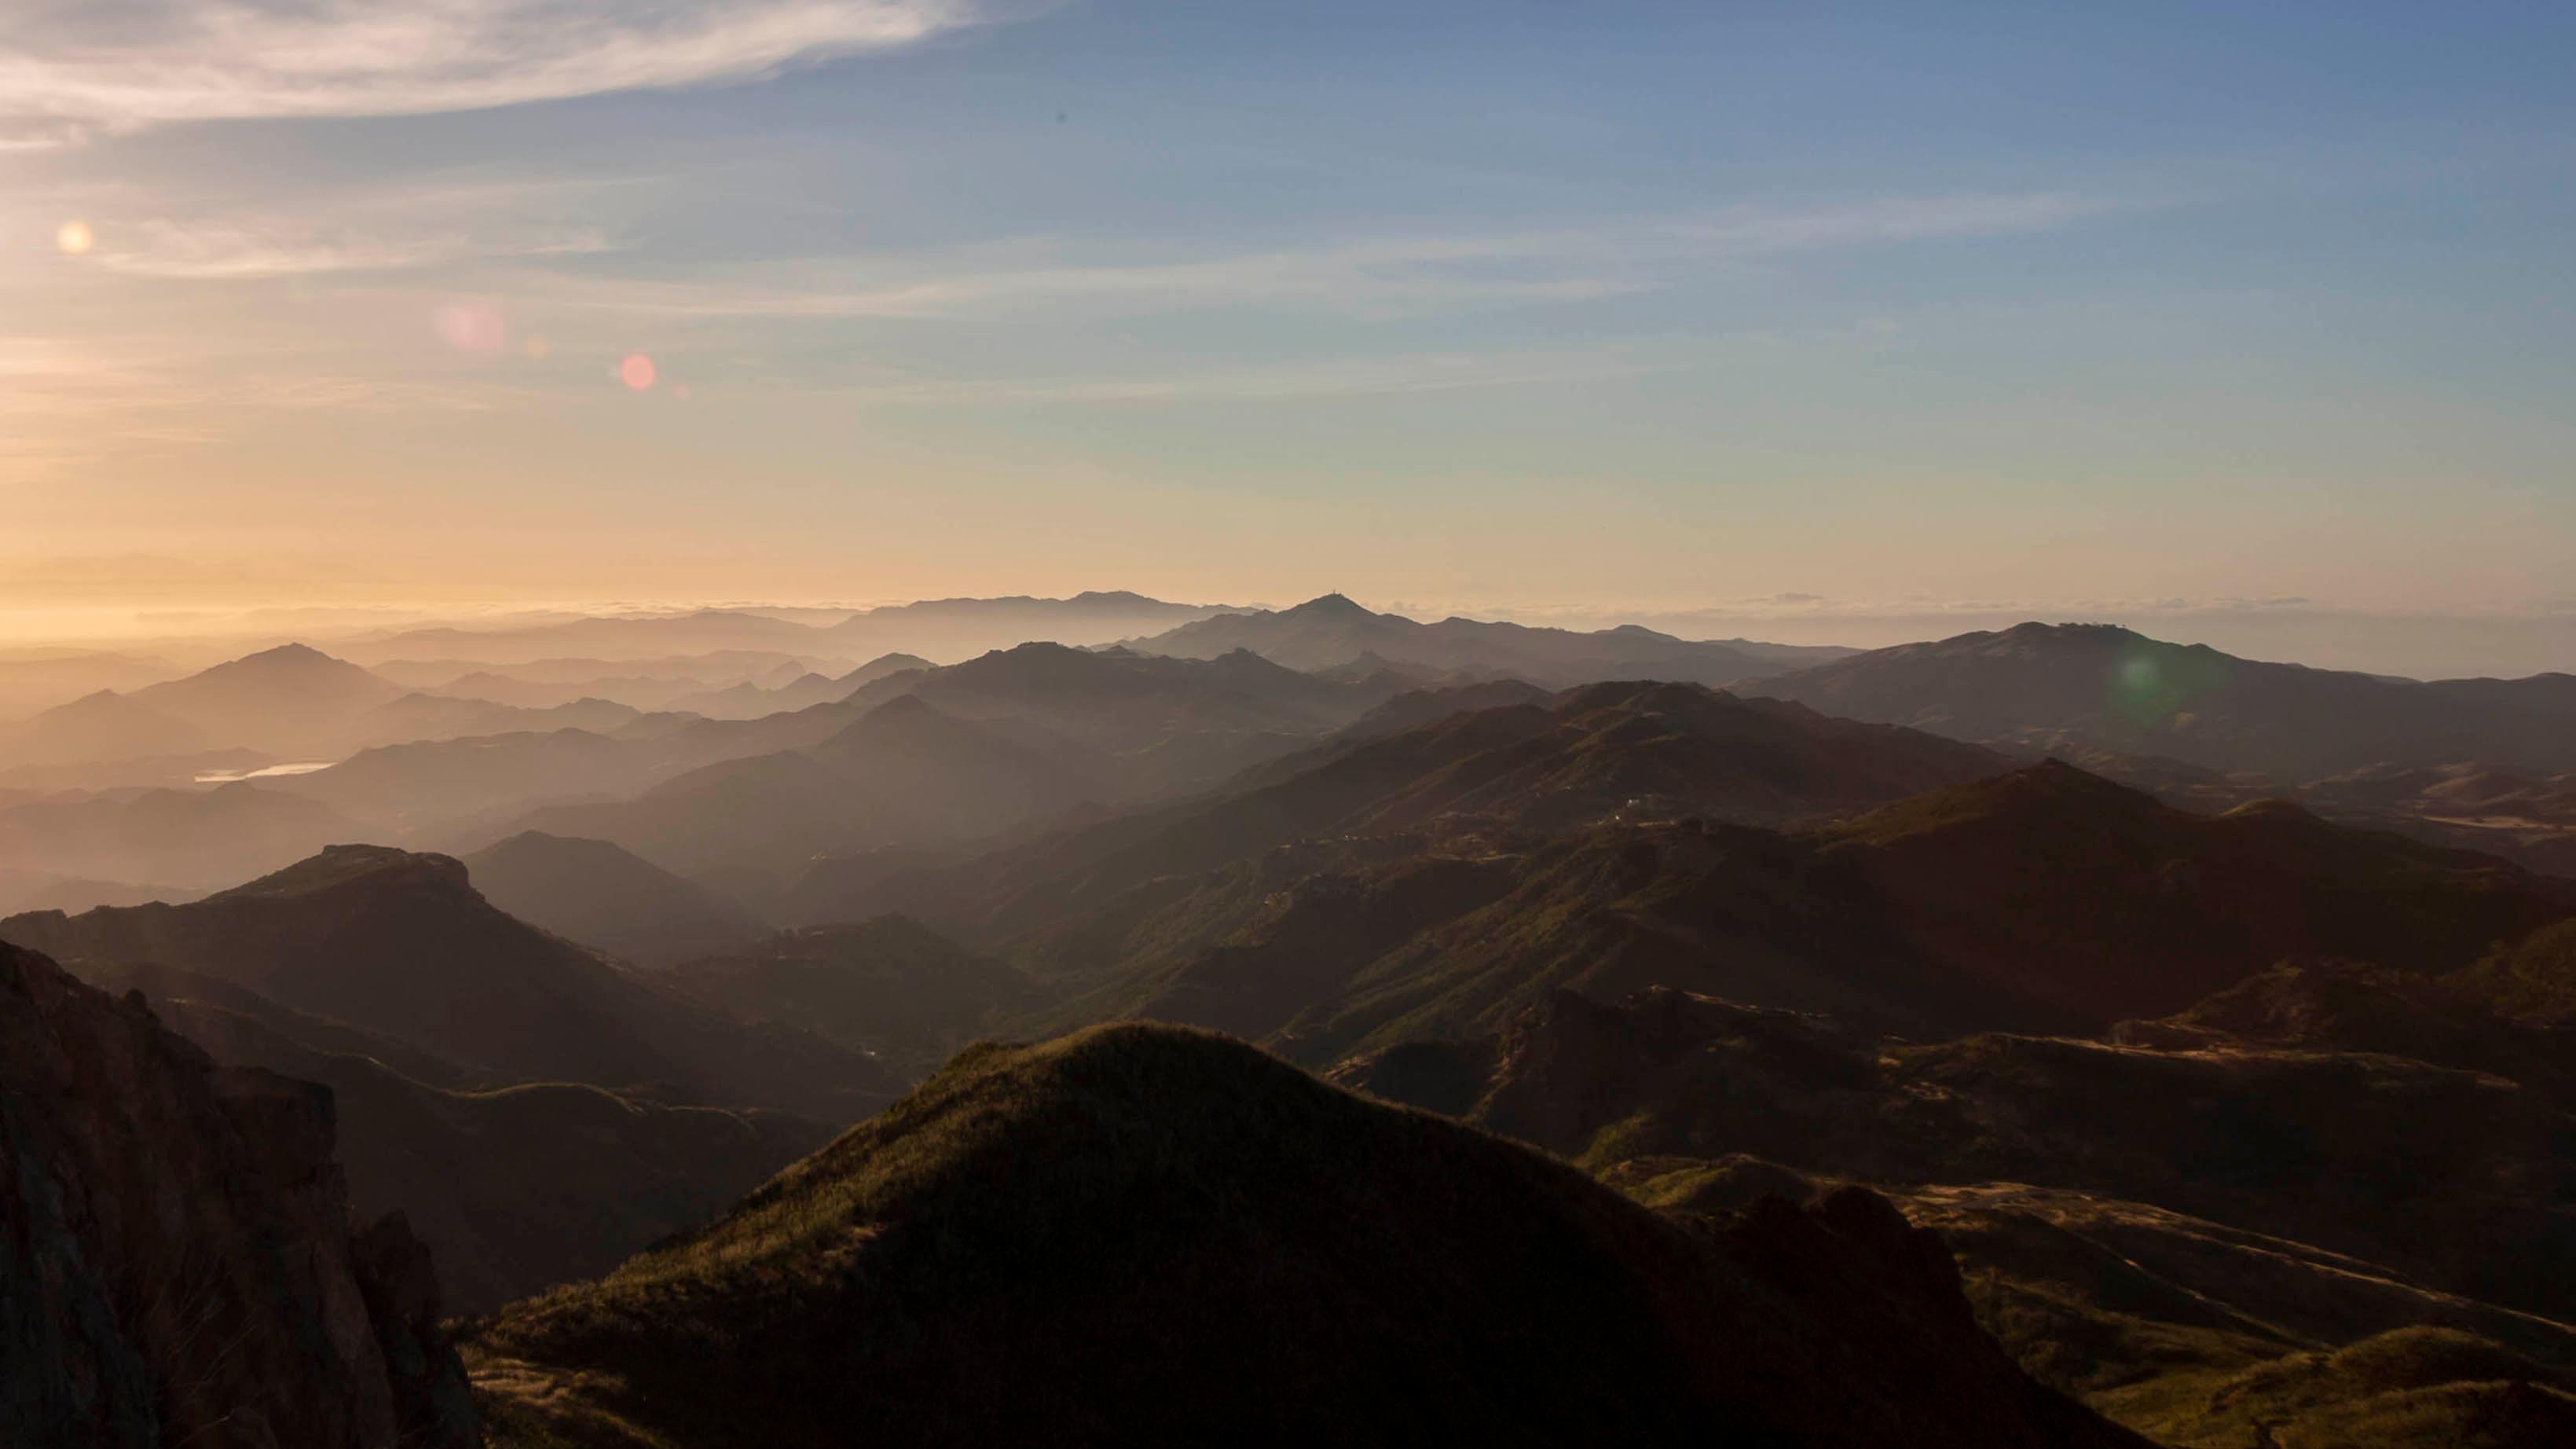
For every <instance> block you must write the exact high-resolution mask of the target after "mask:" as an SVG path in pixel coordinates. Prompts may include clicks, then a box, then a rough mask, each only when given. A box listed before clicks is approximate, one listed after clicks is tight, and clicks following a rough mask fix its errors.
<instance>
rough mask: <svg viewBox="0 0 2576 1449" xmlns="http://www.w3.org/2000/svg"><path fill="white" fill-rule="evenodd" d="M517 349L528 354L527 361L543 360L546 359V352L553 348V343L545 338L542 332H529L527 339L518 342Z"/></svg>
mask: <svg viewBox="0 0 2576 1449" xmlns="http://www.w3.org/2000/svg"><path fill="white" fill-rule="evenodd" d="M519 350H520V351H521V352H524V353H526V354H527V355H528V360H529V361H531V362H543V361H545V360H546V354H547V353H550V352H552V351H554V350H555V345H554V344H553V343H551V342H548V341H547V340H546V335H545V334H544V333H542V332H531V333H529V334H528V340H527V341H525V342H522V343H520V344H519Z"/></svg>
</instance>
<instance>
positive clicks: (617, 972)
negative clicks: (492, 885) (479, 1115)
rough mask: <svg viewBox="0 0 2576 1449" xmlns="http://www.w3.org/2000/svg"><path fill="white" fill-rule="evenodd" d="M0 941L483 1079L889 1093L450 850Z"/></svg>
mask: <svg viewBox="0 0 2576 1449" xmlns="http://www.w3.org/2000/svg"><path fill="white" fill-rule="evenodd" d="M0 939H7V940H11V941H15V942H18V943H19V944H21V945H25V946H29V947H32V948H35V949H39V950H43V951H46V952H48V953H49V954H52V955H54V956H56V957H59V958H61V959H64V960H76V959H88V960H95V961H105V962H118V963H137V964H154V965H162V966H172V967H177V968H180V969H183V970H188V971H194V972H198V973H201V974H204V975H207V976H212V977H215V978H217V979H219V980H223V981H229V982H232V983H234V984H236V985H240V986H244V987H248V988H249V989H251V990H253V991H255V992H258V993H259V994H261V995H263V996H265V997H268V998H269V999H271V1000H273V1001H276V1002H277V1003H279V1004H280V1005H283V1006H286V1007H288V1008H291V1009H293V1010H296V1011H300V1012H305V1013H308V1014H311V1015H314V1016H320V1017H324V1018H328V1019H332V1020H336V1021H340V1022H344V1023H347V1024H349V1025H351V1026H355V1027H359V1028H363V1029H366V1030H369V1031H374V1032H379V1033H382V1034H384V1035H387V1036H391V1037H394V1038H396V1039H399V1040H402V1041H406V1042H409V1043H411V1044H412V1045H415V1046H417V1047H420V1048H422V1049H424V1050H426V1051H428V1052H430V1053H432V1054H434V1055H436V1056H439V1057H441V1058H444V1059H446V1060H449V1061H452V1062H455V1063H457V1064H459V1065H461V1066H463V1067H465V1068H467V1069H469V1070H471V1071H474V1072H476V1073H477V1074H479V1075H480V1077H481V1078H482V1079H483V1080H485V1081H489V1082H524V1081H573V1082H586V1083H590V1084H593V1085H598V1086H605V1087H613V1088H626V1087H643V1088H648V1089H650V1090H651V1091H652V1092H654V1093H657V1094H659V1095H662V1096H665V1097H667V1098H668V1099H670V1100H674V1101H680V1102H693V1103H704V1104H710V1105H719V1106H731V1107H761V1106H765V1107H782V1108H790V1109H794V1110H798V1111H802V1112H805V1113H807V1114H810V1115H813V1116H816V1117H818V1118H821V1119H822V1120H825V1121H832V1120H840V1121H848V1120H850V1119H851V1118H853V1117H855V1116H858V1115H860V1114H861V1113H863V1112H864V1111H866V1110H869V1109H871V1108H872V1107H873V1106H874V1105H876V1104H877V1103H881V1102H882V1101H884V1100H885V1099H886V1097H887V1096H888V1095H890V1094H891V1090H890V1089H891V1088H892V1087H893V1086H894V1085H895V1084H894V1083H893V1082H892V1080H891V1079H890V1078H888V1077H887V1076H886V1075H885V1074H884V1073H883V1072H882V1071H881V1070H880V1069H878V1068H876V1067H874V1066H873V1065H872V1064H870V1063H868V1062H867V1061H866V1060H865V1059H863V1058H860V1057H858V1056H856V1055H855V1054H852V1053H849V1052H845V1051H842V1050H840V1049H838V1048H835V1047H832V1046H831V1045H829V1044H828V1043H825V1042H823V1041H822V1040H820V1039H819V1038H815V1037H812V1036H808V1035H805V1034H803V1033H801V1032H796V1031H793V1030H788V1029H783V1028H775V1027H769V1028H755V1027H747V1026H744V1025H742V1024H740V1023H737V1022H735V1021H733V1020H732V1019H730V1018H728V1017H725V1016H722V1015H720V1014H718V1013H715V1012H711V1011H709V1010H707V1009H705V1008H703V1007H699V1006H697V1005H694V1004H692V1003H690V1002H688V1001H685V1000H683V999H681V998H679V997H677V996H673V995H671V994H669V993H668V992H665V991H663V990H662V989H660V988H659V987H657V986H655V985H653V984H652V983H651V982H649V981H647V980H645V979H643V978H641V977H638V976H636V975H634V974H631V973H629V972H627V971H625V970H622V969H620V968H619V967H617V966H615V965H613V964H611V963H609V962H608V961H606V960H604V959H602V958H600V957H599V956H597V955H595V954H593V953H592V952H590V951H588V950H586V949H585V948H583V947H580V946H576V945H574V944H573V943H572V942H570V941H566V940H564V939H562V938H561V937H558V936H551V935H548V934H547V933H545V932H543V931H540V930H538V929H537V928H535V927H533V926H530V925H528V924H527V923H525V922H523V921H519V920H517V919H515V918H513V917H511V916H509V915H507V914H505V913H503V912H502V911H500V910H498V909H497V908H495V907H494V906H493V905H492V904H491V903H490V902H488V901H486V900H484V899H483V897H482V896H480V895H478V894H476V893H475V891H474V888H473V886H472V885H471V884H470V883H469V882H468V880H467V877H466V872H465V867H464V866H463V865H461V864H460V863H458V862H457V861H455V860H453V859H450V858H448V857H446V856H437V855H413V854H410V853H408V852H405V851H400V850H391V849H386V848H383V847H378V846H335V847H333V848H331V849H329V850H326V851H324V852H322V853H321V854H320V855H317V856H314V857H313V858H311V859H309V860H306V861H303V862H301V863H299V864H297V865H294V866H290V867H288V868H287V869H286V870H283V871H280V872H278V873H276V874H274V875H270V876H265V877H263V878H261V879H259V880H256V881H253V882H251V883H250V884H248V885H244V886H239V887H236V888H234V889H232V890H228V891H224V892H221V893H220V894H217V895H213V896H209V897H207V898H206V899H204V900H201V901H194V902H190V903H188V904H185V905H146V906H136V907H132V908H128V909H117V908H112V907H102V908H100V909H98V910H94V911H90V912H87V913H85V914H82V915H79V916H64V915H61V914H58V913H53V912H40V913H36V914H32V915H23V916H13V917H10V918H8V919H7V920H0Z"/></svg>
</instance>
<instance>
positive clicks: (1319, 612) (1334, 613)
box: [1283, 594, 1376, 619]
mask: <svg viewBox="0 0 2576 1449" xmlns="http://www.w3.org/2000/svg"><path fill="white" fill-rule="evenodd" d="M1283 617H1286V618H1292V619H1293V618H1309V619H1312V618H1352V619H1357V618H1375V617H1376V615H1375V614H1373V613H1371V612H1370V611H1369V610H1368V609H1365V608H1363V607H1361V606H1360V605H1359V604H1357V603H1355V602H1353V601H1352V599H1351V597H1350V596H1349V595H1348V594H1324V595H1321V596H1319V597H1316V598H1312V599H1308V600H1307V601H1306V602H1304V603H1302V604H1299V605H1298V606H1297V607H1295V608H1293V609H1289V610H1287V611H1285V613H1284V615H1283Z"/></svg>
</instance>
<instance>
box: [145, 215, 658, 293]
mask: <svg viewBox="0 0 2576 1449" xmlns="http://www.w3.org/2000/svg"><path fill="white" fill-rule="evenodd" d="M609 249H610V243H609V241H608V239H607V237H606V236H605V235H603V234H602V233H600V232H599V231H597V230H595V229H591V228H581V227H575V228H561V229H552V230H541V231H537V232H533V233H529V234H525V235H518V236H504V237H488V236H476V235H474V234H472V233H469V232H463V231H445V232H435V233H428V234H415V235H407V236H406V235H397V234H383V233H369V232H365V231H341V230H323V229H317V228H314V227H311V226H305V225H299V224H296V223H293V222H285V221H257V220H254V221H246V222H245V221H235V222H214V223H192V222H180V221H171V220H168V219H166V218H155V219H153V220H149V221H145V222H142V223H140V224H139V225H138V226H137V227H135V229H134V230H133V232H132V234H131V235H130V237H129V238H127V239H125V241H124V244H122V245H118V246H115V247H113V248H111V249H103V250H101V251H100V252H99V253H98V255H97V259H96V260H97V264H98V265H99V266H102V267H105V268H106V269H108V270H110V271H114V272H122V273H125V274H127V275H129V276H140V277H171V278H180V279H185V280H191V281H251V280H259V279H262V278H268V277H285V276H308V275H312V274H315V273H323V272H373V271H400V270H405V269H410V268H419V267H431V266H438V265H441V264H443V263H448V262H454V261H459V260H463V259H466V258H472V257H537V256H565V255H575V254H586V253H592V252H603V251H607V250H609Z"/></svg>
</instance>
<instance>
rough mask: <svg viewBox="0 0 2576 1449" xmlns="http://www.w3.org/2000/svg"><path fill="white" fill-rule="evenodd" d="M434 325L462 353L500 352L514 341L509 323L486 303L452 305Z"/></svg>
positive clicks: (435, 316) (440, 313)
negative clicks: (504, 346)
mask: <svg viewBox="0 0 2576 1449" xmlns="http://www.w3.org/2000/svg"><path fill="white" fill-rule="evenodd" d="M430 322H431V325H432V326H433V327H435V328H436V329H437V331H438V335H439V337H440V338H441V339H442V340H443V341H445V342H446V343H447V345H448V346H450V347H453V348H455V349H456V350H457V351H459V352H481V353H493V352H498V351H500V350H501V348H502V346H503V345H504V344H506V343H507V342H508V341H509V340H510V328H509V324H507V323H505V322H503V321H502V320H501V314H500V312H498V311H497V310H495V309H494V308H492V307H491V306H490V305H488V304H486V303H482V302H450V303H449V304H447V305H446V306H444V307H441V308H439V309H438V311H437V312H436V313H435V314H433V315H432V316H431V318H430Z"/></svg>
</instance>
